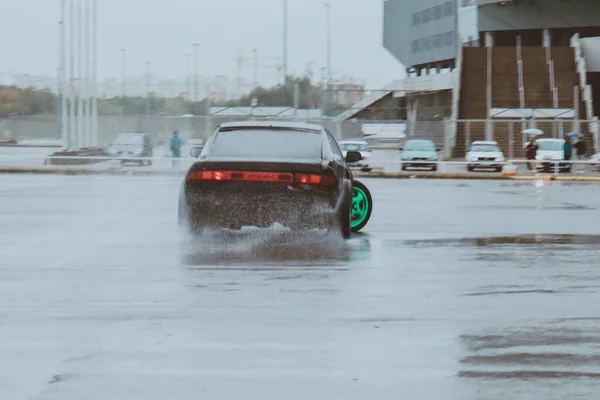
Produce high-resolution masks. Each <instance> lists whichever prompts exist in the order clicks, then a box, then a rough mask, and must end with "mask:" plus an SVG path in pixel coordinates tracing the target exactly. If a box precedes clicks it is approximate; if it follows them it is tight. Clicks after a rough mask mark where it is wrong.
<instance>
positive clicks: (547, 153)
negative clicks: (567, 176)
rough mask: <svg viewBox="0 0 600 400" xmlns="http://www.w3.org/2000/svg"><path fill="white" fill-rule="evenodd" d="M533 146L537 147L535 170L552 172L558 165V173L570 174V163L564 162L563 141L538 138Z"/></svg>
mask: <svg viewBox="0 0 600 400" xmlns="http://www.w3.org/2000/svg"><path fill="white" fill-rule="evenodd" d="M535 144H536V145H537V146H538V149H537V156H536V161H537V163H536V169H538V170H542V171H545V172H552V171H554V170H555V169H556V166H557V165H558V169H559V171H560V172H571V163H569V162H567V161H566V160H565V141H564V139H552V138H539V139H537V140H536V141H535ZM525 147H527V143H525ZM561 161H562V162H561Z"/></svg>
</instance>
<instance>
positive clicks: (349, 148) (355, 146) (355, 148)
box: [340, 143, 369, 151]
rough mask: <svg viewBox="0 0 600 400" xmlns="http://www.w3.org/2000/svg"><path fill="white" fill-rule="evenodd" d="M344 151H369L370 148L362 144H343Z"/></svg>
mask: <svg viewBox="0 0 600 400" xmlns="http://www.w3.org/2000/svg"><path fill="white" fill-rule="evenodd" d="M340 147H341V149H342V151H368V150H369V147H368V146H367V145H366V144H362V143H341V144H340Z"/></svg>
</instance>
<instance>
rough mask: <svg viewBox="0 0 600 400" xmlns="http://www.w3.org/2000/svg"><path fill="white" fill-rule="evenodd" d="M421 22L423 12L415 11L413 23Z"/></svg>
mask: <svg viewBox="0 0 600 400" xmlns="http://www.w3.org/2000/svg"><path fill="white" fill-rule="evenodd" d="M420 22H421V13H414V14H413V15H412V24H413V25H419V23H420Z"/></svg>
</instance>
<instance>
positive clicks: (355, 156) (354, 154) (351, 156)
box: [346, 151, 362, 163]
mask: <svg viewBox="0 0 600 400" xmlns="http://www.w3.org/2000/svg"><path fill="white" fill-rule="evenodd" d="M360 160H362V155H361V154H360V152H358V151H349V152H347V153H346V162H347V163H354V162H357V161H360Z"/></svg>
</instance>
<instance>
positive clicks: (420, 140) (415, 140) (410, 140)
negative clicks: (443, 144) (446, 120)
mask: <svg viewBox="0 0 600 400" xmlns="http://www.w3.org/2000/svg"><path fill="white" fill-rule="evenodd" d="M407 142H433V140H431V139H408V140H407V141H406V142H405V143H407Z"/></svg>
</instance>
